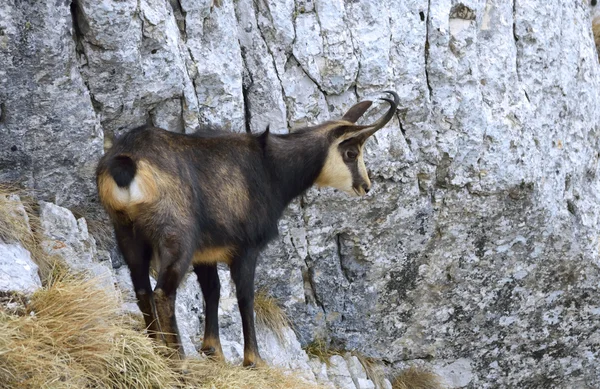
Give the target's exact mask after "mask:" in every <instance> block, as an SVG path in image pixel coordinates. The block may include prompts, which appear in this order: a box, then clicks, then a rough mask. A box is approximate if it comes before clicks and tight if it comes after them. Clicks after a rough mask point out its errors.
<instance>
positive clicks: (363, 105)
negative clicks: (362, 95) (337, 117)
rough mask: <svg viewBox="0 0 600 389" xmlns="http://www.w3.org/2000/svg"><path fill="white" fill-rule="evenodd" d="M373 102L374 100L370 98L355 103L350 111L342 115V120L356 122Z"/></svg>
mask: <svg viewBox="0 0 600 389" xmlns="http://www.w3.org/2000/svg"><path fill="white" fill-rule="evenodd" d="M371 104H373V102H372V101H369V100H366V101H361V102H360V103H358V104H354V105H353V106H352V107H351V108H350V109H349V110H348V112H346V113H345V114H344V116H343V117H342V120H345V121H347V122H350V123H356V121H357V120H358V119H360V118H361V116H362V115H364V114H365V112H367V109H369V107H370V106H371Z"/></svg>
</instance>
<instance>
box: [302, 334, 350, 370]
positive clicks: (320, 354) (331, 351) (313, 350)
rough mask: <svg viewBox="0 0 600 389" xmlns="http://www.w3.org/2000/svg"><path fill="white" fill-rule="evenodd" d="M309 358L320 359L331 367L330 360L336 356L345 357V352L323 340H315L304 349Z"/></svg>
mask: <svg viewBox="0 0 600 389" xmlns="http://www.w3.org/2000/svg"><path fill="white" fill-rule="evenodd" d="M304 351H306V354H308V356H309V357H313V358H319V360H320V361H321V362H323V363H325V364H326V365H327V366H329V364H330V362H329V358H331V357H332V356H334V355H343V354H344V351H342V350H338V349H336V348H332V347H330V346H329V345H328V344H327V342H326V341H324V340H323V339H315V340H314V341H313V342H312V343H310V344H309V345H308V346H306V347H305V348H304Z"/></svg>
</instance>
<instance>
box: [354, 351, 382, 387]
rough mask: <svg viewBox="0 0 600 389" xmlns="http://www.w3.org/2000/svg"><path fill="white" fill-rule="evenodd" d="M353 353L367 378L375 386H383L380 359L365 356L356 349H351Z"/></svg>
mask: <svg viewBox="0 0 600 389" xmlns="http://www.w3.org/2000/svg"><path fill="white" fill-rule="evenodd" d="M352 355H354V356H355V357H356V358H358V360H359V361H360V364H361V365H362V366H363V368H364V369H365V372H366V373H367V378H368V379H370V380H371V381H373V384H375V387H376V388H385V371H384V370H383V367H382V366H381V361H379V360H377V359H375V358H371V357H367V356H366V355H363V354H362V353H360V352H358V351H352Z"/></svg>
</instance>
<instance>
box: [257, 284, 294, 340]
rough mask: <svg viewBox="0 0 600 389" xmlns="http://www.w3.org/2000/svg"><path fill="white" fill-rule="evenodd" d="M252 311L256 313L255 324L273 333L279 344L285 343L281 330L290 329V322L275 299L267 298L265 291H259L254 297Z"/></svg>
mask: <svg viewBox="0 0 600 389" xmlns="http://www.w3.org/2000/svg"><path fill="white" fill-rule="evenodd" d="M254 311H255V312H256V324H257V325H258V326H259V327H262V328H268V329H270V330H271V331H273V333H274V334H275V336H277V338H278V339H279V341H280V343H283V342H284V341H285V334H284V333H283V329H284V328H285V327H288V326H289V327H291V322H290V319H289V318H288V317H287V315H286V314H285V312H284V310H283V309H282V308H281V306H280V305H279V302H278V301H277V299H276V298H274V297H271V296H269V295H268V294H267V293H266V292H265V291H262V290H259V291H258V292H257V293H256V295H255V296H254Z"/></svg>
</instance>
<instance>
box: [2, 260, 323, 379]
mask: <svg viewBox="0 0 600 389" xmlns="http://www.w3.org/2000/svg"><path fill="white" fill-rule="evenodd" d="M51 274H52V276H51V277H50V278H49V280H48V283H47V286H46V287H45V288H43V289H41V290H39V291H37V292H36V293H34V295H33V296H32V297H31V299H30V300H29V301H23V302H22V303H21V305H22V309H18V310H15V309H12V310H8V309H4V308H3V305H4V304H0V387H2V388H4V387H6V388H36V389H37V388H111V389H113V388H116V389H121V388H161V389H162V388H174V389H180V388H200V389H212V388H215V389H233V388H249V389H267V388H268V389H270V388H290V389H300V388H314V389H318V387H317V386H312V385H310V384H307V383H305V382H303V381H301V380H300V379H298V378H297V377H295V376H294V375H293V373H289V372H287V373H286V372H284V371H282V370H278V369H273V368H264V369H257V370H248V369H244V368H242V367H234V366H229V365H226V364H221V363H216V362H213V361H210V360H185V361H183V362H174V361H170V360H168V359H166V358H164V357H163V355H164V354H166V349H165V347H163V346H160V345H158V344H157V343H156V342H154V341H152V340H151V339H149V338H148V337H147V336H146V335H145V334H143V333H142V332H139V331H136V330H134V329H133V328H134V327H135V325H136V324H135V323H134V322H132V320H131V319H129V318H128V317H127V316H123V315H122V314H121V313H120V301H118V298H117V297H116V296H114V295H109V294H107V293H106V292H105V291H104V290H101V289H98V287H97V282H96V281H94V280H89V279H87V280H86V279H81V278H79V277H77V276H73V275H67V274H66V273H65V272H64V270H61V269H60V268H55V269H54V271H53V272H52V273H51ZM0 303H2V302H1V301H0Z"/></svg>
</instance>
